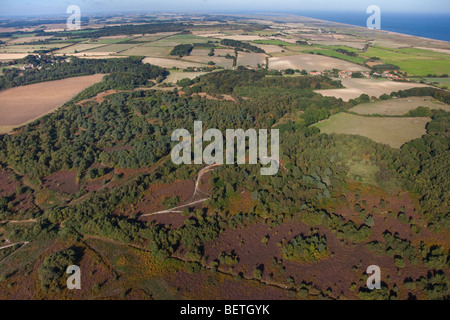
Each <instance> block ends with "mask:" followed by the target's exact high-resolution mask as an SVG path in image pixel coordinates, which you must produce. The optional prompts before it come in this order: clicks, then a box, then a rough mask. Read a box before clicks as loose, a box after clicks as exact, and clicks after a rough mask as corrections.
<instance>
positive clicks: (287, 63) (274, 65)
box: [269, 54, 368, 71]
mask: <svg viewBox="0 0 450 320" xmlns="http://www.w3.org/2000/svg"><path fill="white" fill-rule="evenodd" d="M289 68H290V69H300V70H301V69H305V70H306V71H324V70H331V69H340V70H349V71H366V70H368V69H367V68H365V67H362V66H359V65H357V64H353V63H351V62H347V61H342V60H339V59H334V58H330V57H325V56H320V55H312V54H299V55H292V56H286V57H272V58H269V69H277V70H284V69H289Z"/></svg>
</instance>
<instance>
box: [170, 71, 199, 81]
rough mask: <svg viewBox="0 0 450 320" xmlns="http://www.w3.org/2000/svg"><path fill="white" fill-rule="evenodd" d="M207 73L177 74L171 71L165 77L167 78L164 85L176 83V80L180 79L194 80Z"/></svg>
mask: <svg viewBox="0 0 450 320" xmlns="http://www.w3.org/2000/svg"><path fill="white" fill-rule="evenodd" d="M206 73H207V72H177V71H171V72H170V74H169V75H168V76H167V78H166V79H165V80H164V82H166V83H174V84H175V83H177V81H178V80H181V79H185V78H188V79H194V78H196V77H199V76H201V75H204V74H206Z"/></svg>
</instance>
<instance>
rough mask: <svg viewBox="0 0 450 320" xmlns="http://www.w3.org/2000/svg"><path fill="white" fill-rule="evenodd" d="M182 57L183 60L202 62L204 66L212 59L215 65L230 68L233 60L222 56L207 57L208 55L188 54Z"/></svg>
mask: <svg viewBox="0 0 450 320" xmlns="http://www.w3.org/2000/svg"><path fill="white" fill-rule="evenodd" d="M182 59H183V60H184V61H193V62H198V63H202V64H203V66H205V65H206V64H207V63H208V62H209V61H212V62H214V63H215V64H216V65H218V66H221V67H224V68H231V67H232V66H233V60H232V59H227V58H224V57H216V56H212V57H208V56H194V55H190V56H187V57H183V58H182Z"/></svg>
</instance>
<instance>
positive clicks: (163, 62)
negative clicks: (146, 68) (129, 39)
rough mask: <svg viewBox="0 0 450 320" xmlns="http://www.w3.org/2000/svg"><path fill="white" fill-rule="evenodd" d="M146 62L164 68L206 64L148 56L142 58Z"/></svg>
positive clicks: (202, 65)
mask: <svg viewBox="0 0 450 320" xmlns="http://www.w3.org/2000/svg"><path fill="white" fill-rule="evenodd" d="M142 61H143V62H144V63H150V64H153V65H155V66H160V67H163V68H169V69H170V68H172V67H175V68H188V67H204V66H205V64H203V63H198V62H191V61H185V60H177V59H166V58H153V57H147V58H144V60H142Z"/></svg>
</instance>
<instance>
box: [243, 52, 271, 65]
mask: <svg viewBox="0 0 450 320" xmlns="http://www.w3.org/2000/svg"><path fill="white" fill-rule="evenodd" d="M266 57H267V56H266V55H265V54H264V53H245V52H239V54H238V59H237V65H238V66H250V67H253V68H255V67H256V66H257V65H258V64H259V65H263V64H265V63H266Z"/></svg>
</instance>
